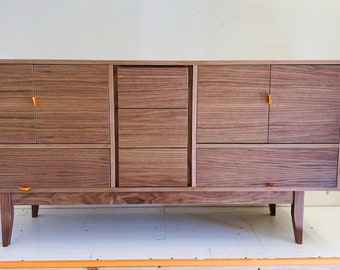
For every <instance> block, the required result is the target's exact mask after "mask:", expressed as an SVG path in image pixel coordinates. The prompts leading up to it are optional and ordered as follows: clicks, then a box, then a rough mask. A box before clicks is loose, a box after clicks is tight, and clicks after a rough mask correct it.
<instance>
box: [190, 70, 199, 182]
mask: <svg viewBox="0 0 340 270" xmlns="http://www.w3.org/2000/svg"><path fill="white" fill-rule="evenodd" d="M197 79H198V78H197V65H194V66H193V67H192V73H191V76H190V80H192V85H191V86H192V89H191V91H192V94H191V106H189V110H191V117H190V118H191V145H189V146H190V147H191V186H192V187H196V186H197V181H196V142H197V138H196V134H197V133H196V130H197Z"/></svg>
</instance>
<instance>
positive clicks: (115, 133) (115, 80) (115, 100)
mask: <svg viewBox="0 0 340 270" xmlns="http://www.w3.org/2000/svg"><path fill="white" fill-rule="evenodd" d="M111 71H112V81H113V83H112V94H113V95H112V108H111V111H112V116H111V117H112V118H113V121H112V129H113V131H112V133H113V141H112V144H114V149H113V148H111V149H112V153H111V157H112V156H114V160H113V161H112V162H113V164H114V167H113V168H111V172H112V174H113V175H114V176H115V178H114V179H115V182H114V183H113V184H114V185H112V187H119V136H118V132H119V130H118V119H119V118H118V67H117V66H112V68H111Z"/></svg>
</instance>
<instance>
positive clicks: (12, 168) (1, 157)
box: [0, 149, 110, 189]
mask: <svg viewBox="0 0 340 270" xmlns="http://www.w3.org/2000/svg"><path fill="white" fill-rule="evenodd" d="M0 164H1V166H0V188H20V187H22V186H29V187H31V188H32V189H34V188H97V187H98V188H99V187H109V186H110V151H109V150H108V149H0Z"/></svg>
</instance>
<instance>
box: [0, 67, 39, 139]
mask: <svg viewBox="0 0 340 270" xmlns="http://www.w3.org/2000/svg"><path fill="white" fill-rule="evenodd" d="M32 96H33V74H32V65H0V97H1V98H0V143H34V142H35V131H34V107H33V103H32Z"/></svg>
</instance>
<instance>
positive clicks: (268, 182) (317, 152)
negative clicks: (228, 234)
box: [197, 148, 339, 189]
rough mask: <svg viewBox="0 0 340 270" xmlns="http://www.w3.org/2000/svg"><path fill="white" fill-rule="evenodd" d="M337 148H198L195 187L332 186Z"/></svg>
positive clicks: (335, 174) (335, 168) (334, 184)
mask: <svg viewBox="0 0 340 270" xmlns="http://www.w3.org/2000/svg"><path fill="white" fill-rule="evenodd" d="M338 151H339V150H338V149H334V148H330V149H303V148H298V149H289V148H288V149H208V148H206V149H198V150H197V186H199V187H244V188H250V187H268V186H269V187H287V188H294V187H300V188H302V187H305V188H311V187H317V188H320V189H323V188H327V187H336V184H337V166H338V165H337V163H338Z"/></svg>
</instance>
